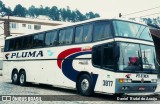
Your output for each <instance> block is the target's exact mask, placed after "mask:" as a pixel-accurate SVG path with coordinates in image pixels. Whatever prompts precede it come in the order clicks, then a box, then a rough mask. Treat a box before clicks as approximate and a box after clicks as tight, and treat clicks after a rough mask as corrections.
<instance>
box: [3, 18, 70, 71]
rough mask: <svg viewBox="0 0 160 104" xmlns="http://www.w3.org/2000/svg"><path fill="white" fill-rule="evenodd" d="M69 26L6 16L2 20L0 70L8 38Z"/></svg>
mask: <svg viewBox="0 0 160 104" xmlns="http://www.w3.org/2000/svg"><path fill="white" fill-rule="evenodd" d="M62 24H68V23H67V22H61V21H51V20H46V19H44V18H43V19H31V18H22V17H12V16H9V17H8V16H5V17H2V18H0V69H2V59H3V50H4V41H5V37H7V36H16V35H23V34H29V33H34V32H39V31H44V30H49V29H52V28H53V26H57V25H62Z"/></svg>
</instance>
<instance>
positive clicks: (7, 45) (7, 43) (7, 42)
mask: <svg viewBox="0 0 160 104" xmlns="http://www.w3.org/2000/svg"><path fill="white" fill-rule="evenodd" d="M9 42H10V40H6V41H5V49H4V51H9Z"/></svg>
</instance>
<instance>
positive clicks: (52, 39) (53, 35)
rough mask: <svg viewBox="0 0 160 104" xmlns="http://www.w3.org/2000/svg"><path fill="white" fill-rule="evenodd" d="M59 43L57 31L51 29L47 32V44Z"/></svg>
mask: <svg viewBox="0 0 160 104" xmlns="http://www.w3.org/2000/svg"><path fill="white" fill-rule="evenodd" d="M56 44H57V31H51V32H48V33H46V38H45V45H46V46H53V45H56Z"/></svg>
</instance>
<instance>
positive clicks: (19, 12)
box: [13, 4, 26, 17]
mask: <svg viewBox="0 0 160 104" xmlns="http://www.w3.org/2000/svg"><path fill="white" fill-rule="evenodd" d="M13 15H15V16H19V17H25V16H26V8H24V7H22V5H21V4H18V5H16V7H15V8H14V11H13Z"/></svg>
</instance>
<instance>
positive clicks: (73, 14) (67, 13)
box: [0, 0, 100, 22]
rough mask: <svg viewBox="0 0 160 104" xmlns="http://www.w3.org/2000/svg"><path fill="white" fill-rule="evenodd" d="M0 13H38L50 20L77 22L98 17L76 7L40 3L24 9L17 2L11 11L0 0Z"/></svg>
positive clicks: (19, 15)
mask: <svg viewBox="0 0 160 104" xmlns="http://www.w3.org/2000/svg"><path fill="white" fill-rule="evenodd" d="M0 14H1V16H6V15H11V16H18V17H26V16H30V17H33V18H37V17H38V16H39V15H45V16H48V17H49V18H51V19H52V20H57V21H69V22H77V21H83V20H86V19H91V18H95V17H100V15H99V14H98V13H93V12H89V13H86V14H85V15H84V14H82V13H81V12H80V11H79V10H77V9H76V10H71V9H70V8H69V7H67V8H60V9H59V8H58V7H56V6H52V7H51V8H50V7H48V6H47V7H43V6H42V5H40V7H38V8H36V7H35V6H33V5H32V6H30V7H29V8H28V9H26V8H25V7H23V6H22V5H21V4H18V5H16V6H15V8H14V10H13V11H12V10H11V9H10V7H8V8H6V7H5V5H4V4H3V2H2V1H1V0H0Z"/></svg>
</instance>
